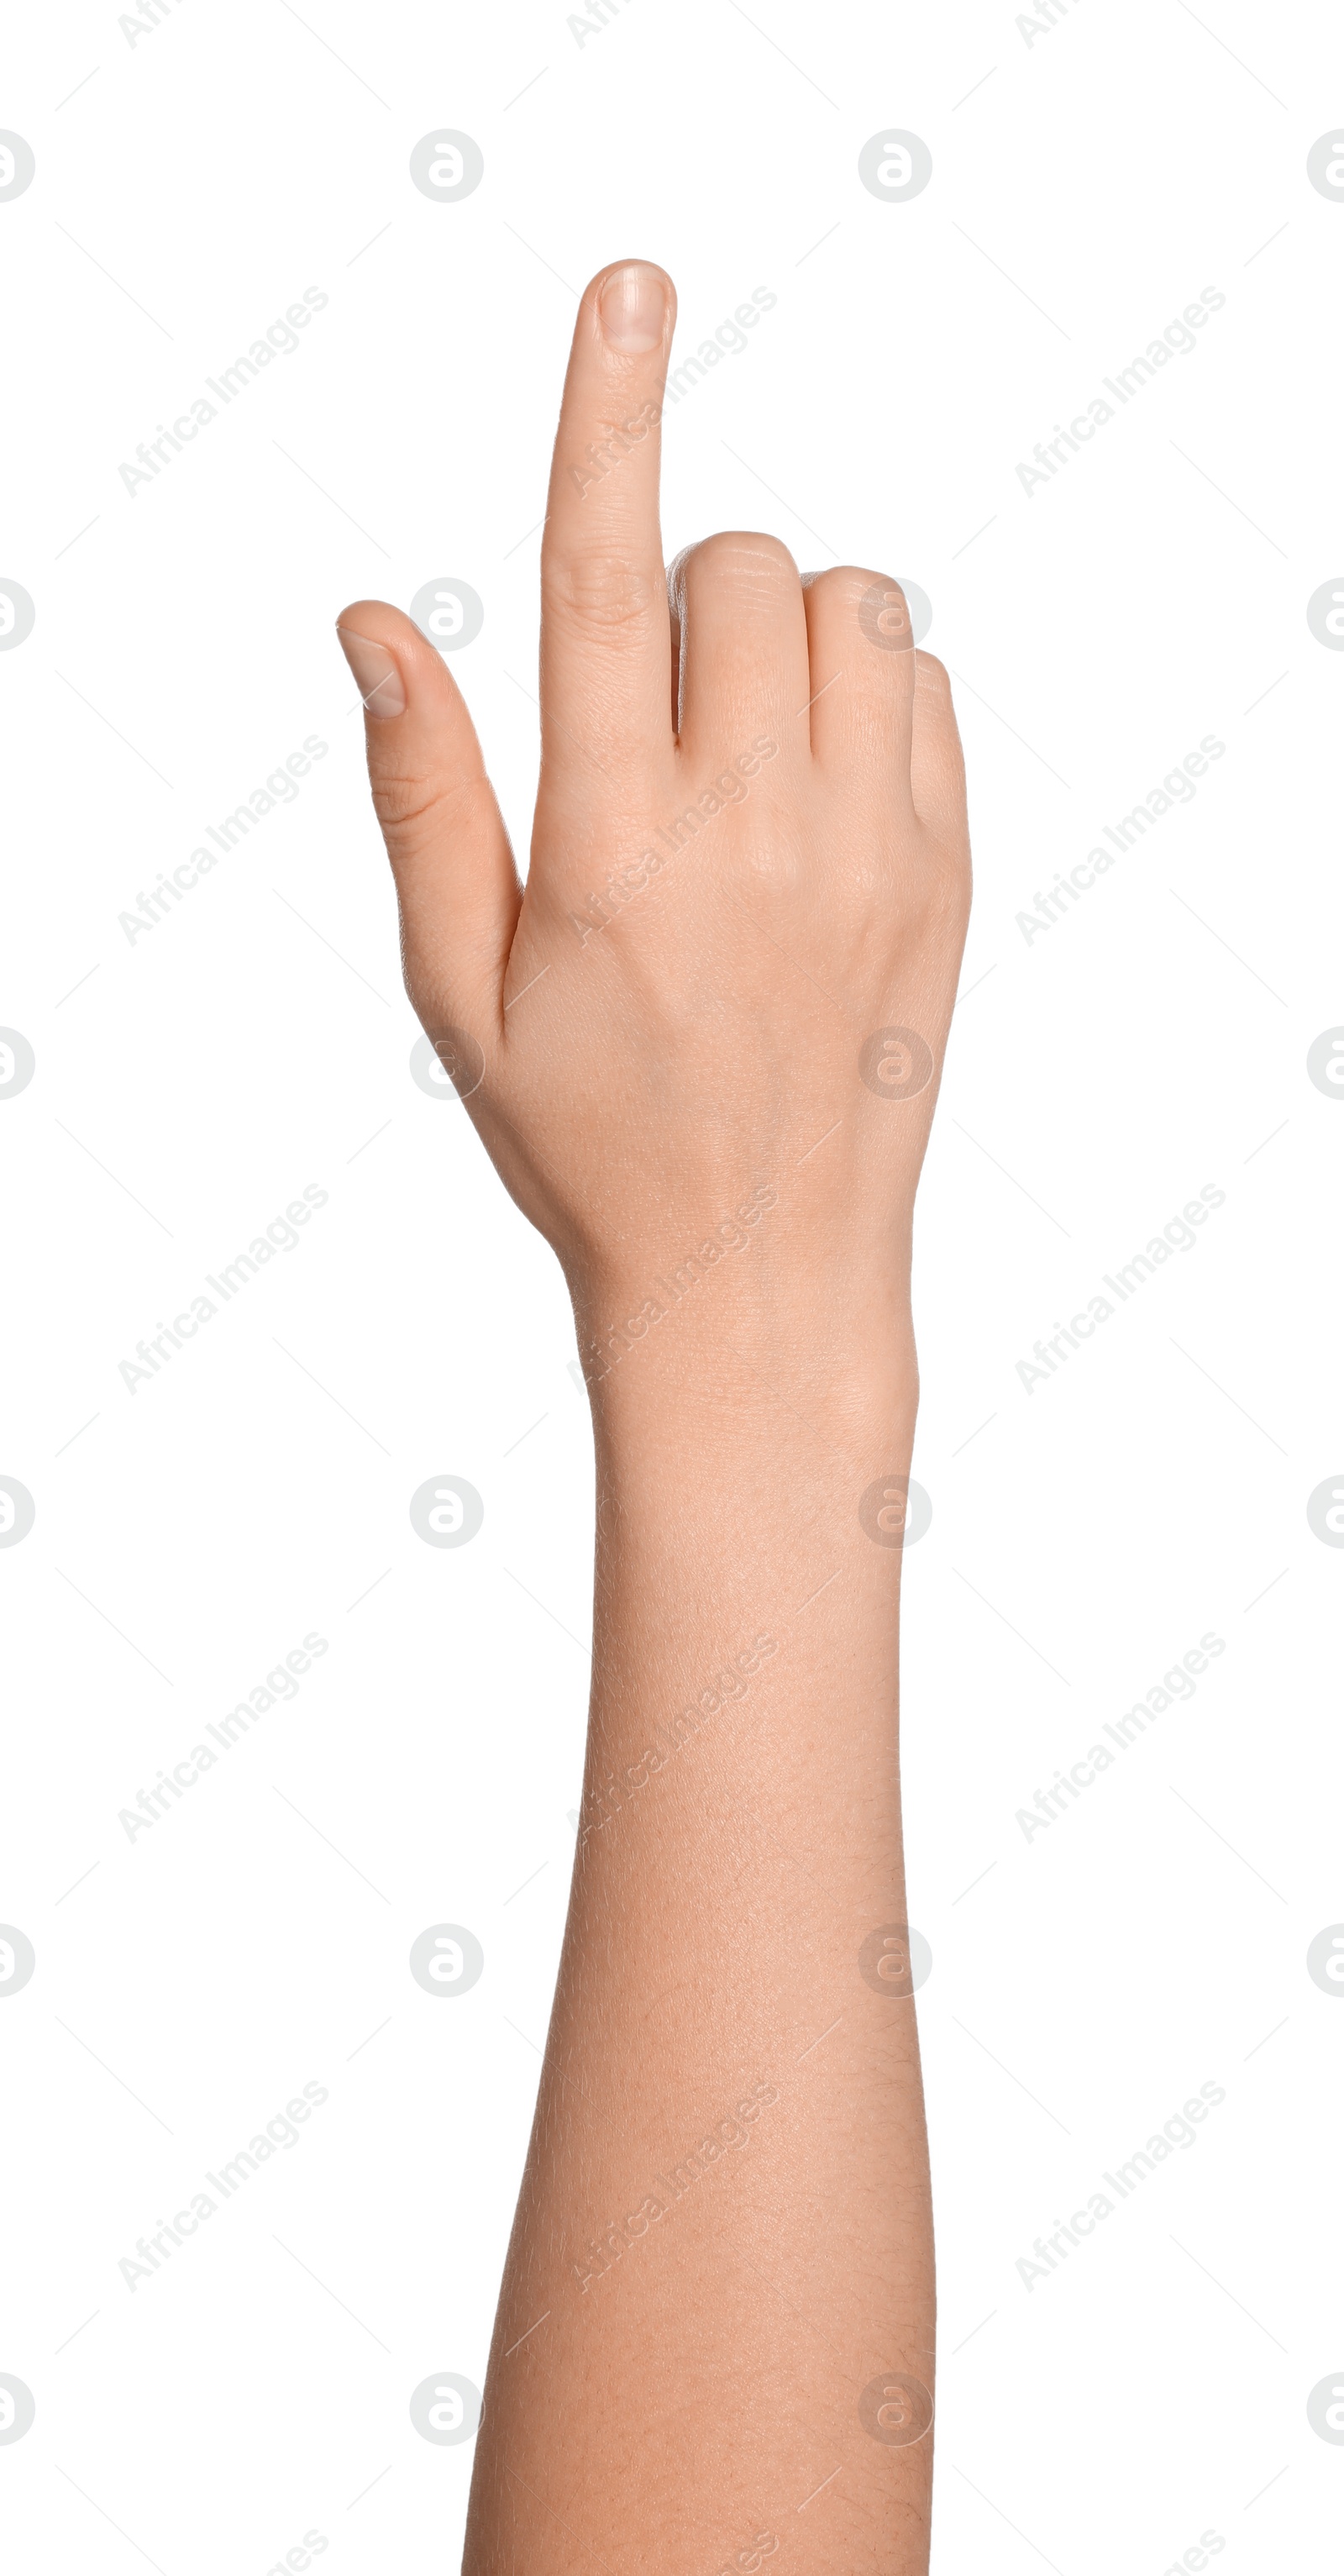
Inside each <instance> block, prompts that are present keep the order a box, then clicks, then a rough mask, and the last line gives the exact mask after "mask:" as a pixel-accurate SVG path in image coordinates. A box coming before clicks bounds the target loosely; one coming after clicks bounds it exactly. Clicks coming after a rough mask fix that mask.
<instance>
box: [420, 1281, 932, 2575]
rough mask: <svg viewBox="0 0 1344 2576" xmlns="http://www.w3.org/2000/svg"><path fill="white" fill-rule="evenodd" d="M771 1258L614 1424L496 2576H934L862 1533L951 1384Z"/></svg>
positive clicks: (892, 1647) (709, 1304)
mask: <svg viewBox="0 0 1344 2576" xmlns="http://www.w3.org/2000/svg"><path fill="white" fill-rule="evenodd" d="M762 1250H763V1247H761V1246H759V1245H755V1244H754V1245H753V1246H752V1247H751V1248H750V1249H749V1250H744V1251H743V1252H742V1253H741V1254H740V1255H739V1256H738V1264H737V1265H735V1272H736V1270H737V1269H738V1267H739V1266H740V1275H732V1276H730V1277H728V1278H725V1279H724V1280H723V1281H719V1280H716V1279H712V1278H711V1279H709V1280H706V1281H704V1282H703V1283H702V1284H701V1287H700V1289H698V1290H697V1291H696V1292H695V1302H694V1304H693V1307H692V1308H691V1309H690V1310H689V1311H687V1310H686V1309H684V1308H680V1307H679V1308H678V1309H677V1310H676V1311H675V1312H673V1313H669V1314H668V1315H667V1316H666V1317H665V1318H664V1319H663V1320H662V1321H661V1322H659V1323H658V1324H657V1325H656V1326H655V1327H654V1328H653V1329H652V1330H651V1331H650V1332H649V1333H648V1335H647V1336H646V1337H643V1338H641V1339H640V1340H638V1341H637V1342H635V1343H634V1344H633V1345H631V1346H629V1347H628V1348H627V1350H626V1352H625V1355H624V1356H623V1357H621V1359H620V1360H619V1363H618V1364H617V1365H615V1366H612V1367H611V1368H610V1369H609V1372H608V1374H607V1375H606V1376H605V1377H604V1378H603V1379H602V1381H601V1383H600V1384H599V1385H598V1387H597V1389H596V1391H595V1404H594V1411H595V1429H596V1440H597V1468H598V1553H597V1575H596V1619H595V1642H594V1676H593V1702H592V1717H591V1727H590V1739H589V1751H588V1763H587V1771H586V1780H585V1790H584V1798H583V1807H582V1812H581V1820H580V1831H579V1850H578V1855H577V1862H576V1870H575V1882H574V1892H573V1899H572V1905H571V1913H570V1920H569V1925H568V1930H567V1934H566V1940H565V1946H564V1954H563V1958H562V1962H561V1969H560V1977H559V1983H558V1988H557V1994H556V2003H555V2010H554V2017H553V2021H552V2027H551V2034H550V2041H549V2046H548V2050H547V2056H546V2063H545V2067H544V2070H543V2076H542V2085H541V2093H540V2098H539V2102H538V2109H537V2119H536V2126H535V2130H534V2135H533V2142H532V2148H531V2153H530V2156H529V2160H528V2167H527V2173H526V2177H525V2181H524V2187H523V2192H522V2197H521V2201H520V2206H519V2213H518V2220H517V2225H516V2228H515V2233H514V2239H513V2244H512V2248H511V2252H510V2257H509V2263H508V2268H507V2272H506V2277H505V2283H504V2290H503V2295H502V2299H501V2305H500V2312H499V2320H498V2326H497V2331H496V2337H495V2345H494V2351H493V2355H492V2360H491V2370H490V2379H489V2384H488V2390H487V2405H486V2414H485V2420H484V2424H483V2427H482V2433H481V2437H480V2446H479V2459H478V2468H477V2480H476V2487H475V2490H474V2495H473V2510H472V2521H471V2527H470V2536H469V2543H468V2551H467V2558H466V2562H465V2563H466V2568H467V2571H468V2576H487V2571H489V2576H496V2571H502V2570H504V2569H509V2570H511V2571H512V2570H517V2571H518V2576H529V2571H530V2570H531V2569H533V2568H534V2567H535V2568H537V2569H540V2568H541V2567H543V2566H544V2567H545V2568H546V2569H547V2570H548V2571H556V2570H558V2569H565V2570H567V2569H570V2568H571V2567H572V2568H573V2569H574V2570H575V2571H577V2570H578V2569H579V2567H580V2566H585V2567H586V2566H587V2565H588V2564H589V2563H600V2560H601V2559H602V2558H606V2559H607V2560H608V2562H609V2563H611V2564H612V2565H616V2564H626V2565H628V2564H631V2563H640V2562H641V2561H642V2560H644V2559H646V2558H647V2560H648V2561H649V2563H650V2564H652V2563H653V2562H654V2561H655V2559H656V2561H657V2564H658V2565H659V2567H660V2568H662V2569H666V2570H667V2571H669V2576H677V2571H680V2570H683V2569H684V2570H685V2571H686V2576H693V2571H696V2570H701V2569H703V2570H704V2571H705V2576H712V2571H713V2570H715V2569H717V2568H720V2567H723V2566H726V2565H732V2564H733V2562H734V2560H735V2558H736V2556H737V2554H738V2553H739V2552H746V2553H747V2555H748V2556H749V2555H750V2554H751V2547H752V2544H753V2541H754V2537H755V2535H756V2534H757V2533H759V2532H762V2531H768V2532H769V2533H771V2534H772V2535H773V2536H774V2537H775V2538H776V2539H777V2540H778V2541H779V2543H780V2546H781V2551H782V2552H783V2553H785V2554H783V2555H781V2560H780V2564H781V2568H782V2569H783V2568H784V2567H786V2566H787V2565H788V2563H789V2559H788V2555H787V2553H788V2552H792V2553H793V2556H794V2563H795V2564H797V2565H799V2566H802V2565H806V2566H808V2567H816V2566H818V2565H824V2566H827V2567H836V2568H845V2569H846V2570H849V2569H852V2568H853V2567H855V2566H856V2565H861V2564H872V2565H874V2566H877V2565H880V2566H881V2567H882V2569H883V2570H884V2576H914V2571H918V2570H922V2569H923V2568H924V2567H925V2566H926V2565H927V2508H928V2479H929V2458H930V2451H931V2440H930V2439H929V2438H924V2439H922V2440H920V2441H918V2442H915V2443H907V2442H904V2441H899V2440H895V2439H893V2438H891V2436H892V2434H893V2433H894V2432H895V2431H896V2430H898V2429H899V2428H900V2426H901V2423H902V2420H903V2418H902V2409H903V2407H904V2406H906V2405H908V2406H910V2407H911V2408H913V2409H914V2419H912V2421H911V2423H910V2424H909V2425H908V2426H907V2429H913V2424H914V2420H918V2414H919V2408H920V2405H921V2401H920V2399H919V2398H918V2396H913V2397H912V2396H910V2395H909V2393H908V2392H905V2393H904V2394H902V2393H900V2392H898V2393H897V2395H896V2396H895V2397H894V2398H893V2399H891V2400H890V2401H888V2402H886V2405H885V2414H884V2417H883V2422H882V2424H881V2425H879V2426H878V2428H877V2430H873V2429H872V2426H873V2424H874V2422H875V2420H876V2410H877V2408H878V2407H879V2406H882V2405H883V2403H884V2398H883V2394H882V2392H880V2391H879V2392H878V2393H877V2395H876V2396H872V2395H870V2396H868V2397H867V2398H865V2392H866V2391H870V2390H871V2387H872V2383H873V2382H874V2380H876V2379H878V2378H881V2377H883V2376H884V2375H886V2376H887V2377H888V2378H890V2377H891V2375H892V2374H899V2375H900V2376H901V2377H902V2378H904V2379H906V2380H910V2381H915V2382H918V2383H920V2384H921V2385H922V2386H923V2387H925V2388H929V2387H931V2384H932V2376H933V2358H932V2350H931V2347H932V2343H933V2283H932V2246H931V2235H930V2228H929V2196H928V2172H927V2160H926V2149H925V2140H924V2124H923V2106H922V2098H921V2091H920V2081H919V2066H918V2055H917V2048H916V2041H915V2030H914V2007H913V2004H912V2002H911V2001H910V2000H909V1997H908V1979H905V1980H903V1979H902V1978H901V1977H900V1976H899V1975H898V1976H897V1977H896V1978H895V1979H894V1981H893V1978H892V1975H891V1969H892V1962H893V1957H894V1956H896V1952H895V1943H896V1941H897V1939H898V1937H899V1936H898V1930H897V1927H900V1926H901V1925H903V1923H904V1917H905V1901H904V1889H903V1876H902V1861H901V1833H900V1800H899V1788H898V1779H897V1759H896V1754H897V1706H896V1678H897V1599H898V1588H899V1573H900V1564H901V1550H900V1546H899V1544H891V1543H889V1541H890V1540H891V1539H892V1538H893V1537H894V1536H896V1537H898V1535H899V1533H898V1530H893V1529H892V1528H891V1527H888V1528H886V1529H879V1528H878V1525H877V1522H876V1520H875V1518H874V1513H875V1510H880V1509H882V1508H883V1506H882V1504H881V1501H880V1498H879V1499H878V1500H877V1501H876V1502H875V1503H870V1504H869V1505H868V1507H867V1509H866V1512H865V1515H864V1517H863V1518H861V1504H862V1502H863V1498H864V1496H865V1495H866V1494H868V1493H869V1491H870V1489H871V1488H873V1487H874V1486H875V1485H879V1484H883V1483H885V1484H888V1485H890V1484H891V1482H892V1480H893V1479H897V1478H900V1477H901V1476H903V1475H904V1474H905V1473H906V1472H907V1471H908V1466H909V1451H910V1441H911V1435H912V1431H913V1419H914V1401H915V1388H914V1379H913V1367H912V1362H911V1358H910V1353H909V1341H908V1328H907V1327H906V1326H905V1324H904V1321H903V1318H902V1317H901V1315H900V1314H899V1312H898V1313H897V1314H896V1315H895V1316H893V1315H892V1314H891V1313H890V1312H888V1313H887V1315H886V1317H885V1324H886V1327H887V1329H885V1330H884V1331H883V1332H882V1334H881V1335H880V1338H879V1339H878V1341H877V1348H878V1349H879V1350H880V1351H881V1353H882V1356H881V1358H880V1360H879V1359H876V1358H875V1356H874V1349H873V1336H872V1335H871V1333H869V1332H868V1330H867V1329H866V1326H867V1322H868V1319H866V1318H865V1330H864V1331H863V1332H856V1333H853V1334H852V1335H851V1336H850V1337H849V1338H847V1336H846V1333H845V1330H844V1328H843V1321H842V1320H838V1318H837V1308H836V1304H835V1301H834V1299H828V1300H826V1301H823V1302H821V1303H819V1304H818V1305H817V1306H816V1307H815V1308H814V1309H813V1310H812V1311H811V1312H809V1311H807V1310H806V1309H803V1310H802V1311H800V1310H799V1308H798V1306H797V1305H796V1303H790V1304H789V1305H788V1307H787V1311H781V1310H780V1307H779V1303H778V1301H777V1300H772V1299H769V1298H767V1301H766V1302H767V1307H768V1310H769V1311H768V1313H767V1314H766V1315H765V1316H763V1315H762V1312H761V1308H760V1305H759V1303H758V1300H757V1296H756V1290H757V1287H758V1285H759V1284H760V1283H761V1282H763V1281H767V1280H768V1277H769V1270H768V1266H767V1263H766V1262H765V1261H764V1260H761V1259H759V1258H758V1255H759V1254H760V1253H761V1252H762ZM850 1302H851V1303H856V1302H857V1300H856V1299H855V1298H854V1296H853V1292H852V1283H851V1301H850ZM878 1303H879V1304H883V1303H885V1297H884V1294H883V1293H882V1292H879V1295H878ZM840 1317H841V1319H842V1318H843V1309H841V1310H840ZM885 1508H886V1512H887V1520H888V1523H891V1522H892V1520H893V1518H895V1520H897V1521H898V1520H899V1510H898V1508H897V1509H896V1510H895V1511H893V1507H892V1505H891V1504H890V1503H889V1504H887V1505H886V1507H885ZM865 1519H866V1521H867V1524H868V1526H865ZM874 1530H877V1535H872V1534H870V1533H871V1532H873V1531H874ZM873 1936H877V1937H876V1939H875V1940H874V1938H873ZM884 1936H886V1937H888V1938H889V1940H890V1942H891V1944H892V1947H890V1948H889V1949H888V1950H887V1951H886V1952H884V1951H883V1949H882V1941H883V1938H884ZM866 1944H867V1945H868V1946H867V1948H865V1945H866ZM879 1962H880V1964H881V1965H882V1966H884V1967H885V1969H886V1975H885V1976H881V1975H879V1974H878V1973H877V1964H878V1963H879ZM865 1971H866V1973H865ZM707 2142H708V2143H707ZM539 2320H543V2321H542V2322H538V2321H539ZM529 2329H532V2331H529ZM523 2337H526V2340H525V2341H523V2340H520V2339H521V2338H523ZM865 2413H866V2416H867V2419H868V2421H867V2424H865V2420H864V2417H865ZM814 2490H818V2491H819V2492H817V2493H816V2494H815V2496H814V2492H813V2491H814ZM809 2499H811V2500H810V2501H809ZM800 2515H801V2517H802V2518H801V2519H800ZM804 2541H806V2548H805V2549H804Z"/></svg>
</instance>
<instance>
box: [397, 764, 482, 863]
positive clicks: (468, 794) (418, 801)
mask: <svg viewBox="0 0 1344 2576" xmlns="http://www.w3.org/2000/svg"><path fill="white" fill-rule="evenodd" d="M485 783H486V782H485V780H484V779H483V778H468V779H448V778H440V777H438V776H436V775H435V774H434V772H433V771H427V770H417V769H405V770H387V769H380V770H379V771H378V772H377V774H376V775H375V776H374V777H372V778H371V779H370V782H369V784H370V789H371V793H372V796H373V810H374V813H375V814H376V815H377V817H378V821H379V823H380V825H381V827H382V832H383V837H384V839H385V840H386V842H387V845H388V849H389V850H390V852H391V853H392V856H393V857H394V858H397V857H400V856H401V854H402V852H403V851H405V850H408V849H411V848H415V847H418V846H419V845H420V844H422V843H423V842H424V841H425V840H427V839H430V838H432V837H433V836H435V835H436V834H438V833H440V832H442V831H444V830H446V829H448V828H450V827H451V826H452V824H453V822H454V821H455V820H456V819H457V817H458V816H459V815H460V814H461V813H462V811H463V809H464V808H470V806H471V805H473V804H474V803H475V801H476V800H477V798H478V797H479V794H480V791H481V789H482V788H483V787H484V786H485Z"/></svg>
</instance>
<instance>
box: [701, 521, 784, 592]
mask: <svg viewBox="0 0 1344 2576" xmlns="http://www.w3.org/2000/svg"><path fill="white" fill-rule="evenodd" d="M682 565H683V567H684V570H685V574H686V577H687V578H689V579H691V580H699V579H701V578H704V577H708V578H709V579H710V580H712V581H731V582H736V583H742V584H745V585H747V586H752V587H768V588H770V589H775V588H778V586H779V585H780V584H781V583H784V582H796V581H797V579H798V566H797V564H796V563H795V562H794V560H793V557H792V555H791V554H790V552H789V549H788V547H787V546H786V545H785V544H783V542H782V540H781V539H780V538H779V537H771V536H766V535H765V534H763V533H760V532H758V531H757V530H755V529H743V528H720V529H718V530H716V532H715V534H714V535H713V536H711V537H702V538H701V539H700V542H699V544H698V545H694V546H691V547H690V548H689V549H688V551H687V553H686V554H685V555H684V556H683V557H682Z"/></svg>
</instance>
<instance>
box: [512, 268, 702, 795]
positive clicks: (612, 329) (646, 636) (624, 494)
mask: <svg viewBox="0 0 1344 2576" xmlns="http://www.w3.org/2000/svg"><path fill="white" fill-rule="evenodd" d="M675 313H676V297H675V294H674V292H673V287H672V281H671V279H670V278H669V277H668V276H667V275H666V274H665V272H664V271H663V270H662V269H661V268H655V267H654V266H652V264H651V263H649V262H648V261H645V260H625V261H622V262H620V263H619V264H618V265H617V266H616V267H614V268H608V269H603V270H601V271H600V272H599V274H598V275H597V276H596V277H595V278H594V279H593V280H592V282H591V284H590V285H589V286H588V287H587V288H586V289H585V291H584V295H583V298H582V301H581V303H580V306H579V313H578V321H577V323H576V325H575V331H574V345H573V348H572V350H571V352H570V360H569V369H568V373H567V374H566V377H565V391H564V399H563V401H562V403H561V407H560V425H559V428H558V430H557V433H556V441H555V456H554V461H553V463H552V466H551V487H550V498H549V502H548V507H547V517H546V528H545V534H544V536H543V539H542V550H541V599H542V634H541V702H542V743H543V752H544V756H545V758H546V759H547V760H548V761H553V762H554V763H555V765H556V768H557V769H558V770H559V771H561V772H562V773H563V771H564V769H565V766H566V764H567V763H569V764H573V763H574V761H575V760H576V759H577V758H578V757H579V755H580V754H586V755H587V756H588V760H597V761H598V762H599V763H600V764H601V765H602V766H603V767H605V768H607V769H608V770H615V771H616V772H618V773H619V772H620V771H621V770H622V769H624V768H626V767H629V766H635V765H638V764H639V763H647V761H648V759H649V757H650V755H651V754H652V753H654V752H657V751H662V750H667V751H669V752H670V750H671V743H672V729H671V718H670V714H669V708H670V704H671V676H670V675H671V640H670V632H669V625H668V613H667V590H666V583H665V578H664V573H663V550H662V538H661V534H660V531H659V525H658V466H659V453H660V444H661V441H660V433H659V422H660V419H661V416H662V398H663V387H664V384H665V381H666V376H667V357H668V349H669V345H670V342H671V336H672V329H673V323H674V319H675ZM583 765H584V766H585V767H586V766H587V765H588V764H587V760H586V761H585V762H584V763H583Z"/></svg>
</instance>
